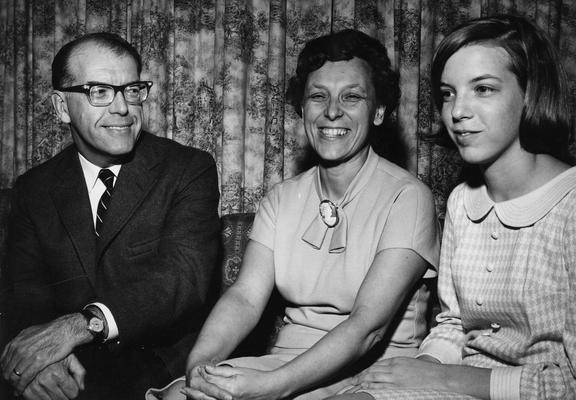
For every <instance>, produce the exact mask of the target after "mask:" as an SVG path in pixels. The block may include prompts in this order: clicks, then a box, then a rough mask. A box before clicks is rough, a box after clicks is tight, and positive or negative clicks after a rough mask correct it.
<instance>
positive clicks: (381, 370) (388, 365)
mask: <svg viewBox="0 0 576 400" xmlns="http://www.w3.org/2000/svg"><path fill="white" fill-rule="evenodd" d="M444 367H445V366H444V365H442V364H439V363H436V362H431V361H424V360H421V359H418V358H409V357H396V358H388V359H385V360H381V361H378V362H376V363H375V364H374V365H372V366H371V367H370V368H367V369H365V370H364V371H362V372H361V373H359V374H358V375H357V376H356V379H357V380H358V385H359V386H360V387H361V388H363V389H435V390H445V391H446V390H449V389H448V388H447V387H445V386H444V382H445V379H444V378H445V375H446V374H445V371H444V369H445V368H444Z"/></svg>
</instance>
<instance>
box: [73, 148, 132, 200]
mask: <svg viewBox="0 0 576 400" xmlns="http://www.w3.org/2000/svg"><path fill="white" fill-rule="evenodd" d="M78 158H79V159H80V166H81V167H82V172H83V173H84V180H85V181H86V187H87V188H88V191H89V192H90V191H91V190H92V189H93V188H94V185H96V182H97V181H98V174H99V173H100V170H101V169H102V168H101V167H99V166H97V165H96V164H93V163H91V162H90V161H88V160H87V159H86V157H84V156H83V155H82V154H80V153H78ZM121 167H122V165H121V164H117V165H111V166H109V167H108V168H107V169H109V170H110V171H112V173H113V174H114V176H115V177H116V178H118V174H119V173H120V168H121Z"/></svg>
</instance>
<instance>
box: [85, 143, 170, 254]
mask: <svg viewBox="0 0 576 400" xmlns="http://www.w3.org/2000/svg"><path fill="white" fill-rule="evenodd" d="M142 135H143V137H142V139H141V140H140V142H139V143H138V145H137V147H136V150H135V152H134V157H133V158H132V159H131V160H130V161H128V162H127V163H125V164H123V165H122V168H121V169H120V174H119V175H118V179H117V181H116V184H115V185H114V192H113V193H112V198H111V200H110V204H109V207H108V212H107V214H106V219H105V221H104V224H103V228H102V233H101V235H100V239H99V240H98V241H97V258H96V262H97V263H98V262H99V261H100V257H101V256H102V253H103V252H104V250H105V249H106V248H107V247H108V245H109V244H110V242H111V241H112V240H113V239H114V237H115V236H116V235H117V234H118V232H119V231H120V230H121V229H122V227H123V226H124V225H126V223H128V221H129V220H130V217H131V216H132V214H133V213H134V212H135V211H136V210H137V209H138V207H139V206H140V204H142V202H143V201H144V199H145V198H146V196H147V194H148V193H149V192H150V190H151V189H152V188H153V187H154V186H155V183H156V181H157V180H158V178H159V176H158V175H159V168H155V167H156V165H157V164H158V162H159V157H158V156H157V154H156V152H155V151H154V149H153V147H152V146H151V144H150V143H149V140H147V138H146V136H147V134H145V133H143V134H142Z"/></svg>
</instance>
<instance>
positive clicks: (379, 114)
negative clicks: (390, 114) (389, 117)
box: [374, 106, 386, 126]
mask: <svg viewBox="0 0 576 400" xmlns="http://www.w3.org/2000/svg"><path fill="white" fill-rule="evenodd" d="M385 111H386V107H385V106H378V108H376V113H375V114H374V125H376V126H379V125H381V124H382V122H384V112H385Z"/></svg>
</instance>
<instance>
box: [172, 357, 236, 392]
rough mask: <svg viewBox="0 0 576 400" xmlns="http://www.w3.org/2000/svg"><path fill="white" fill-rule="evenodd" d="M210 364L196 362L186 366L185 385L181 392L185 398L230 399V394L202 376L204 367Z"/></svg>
mask: <svg viewBox="0 0 576 400" xmlns="http://www.w3.org/2000/svg"><path fill="white" fill-rule="evenodd" d="M211 367H213V365H212V364H197V365H194V366H188V368H187V371H186V386H185V387H184V388H183V389H182V390H181V393H182V394H184V395H185V396H186V398H189V399H194V400H232V395H231V394H230V393H228V392H227V391H225V390H223V389H221V388H219V387H218V386H216V385H214V384H212V383H210V382H208V381H207V380H206V379H205V378H204V376H205V374H206V372H205V371H206V368H211Z"/></svg>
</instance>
